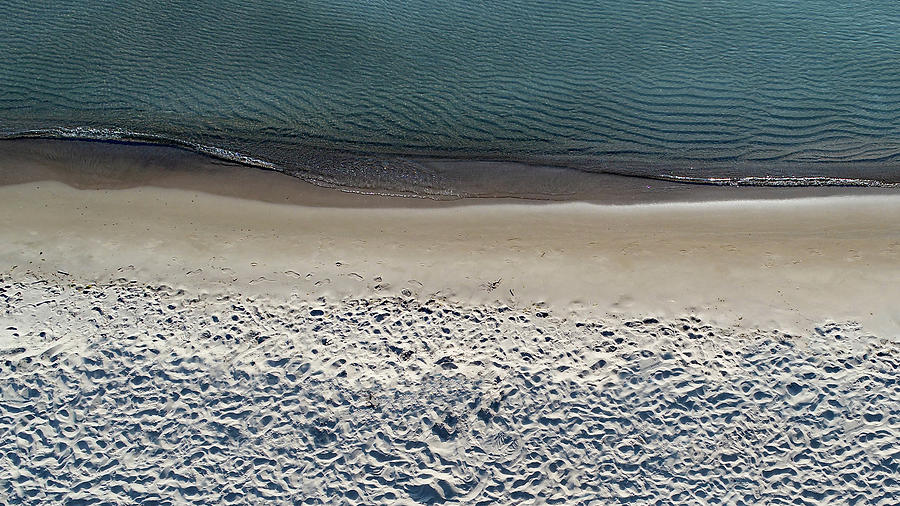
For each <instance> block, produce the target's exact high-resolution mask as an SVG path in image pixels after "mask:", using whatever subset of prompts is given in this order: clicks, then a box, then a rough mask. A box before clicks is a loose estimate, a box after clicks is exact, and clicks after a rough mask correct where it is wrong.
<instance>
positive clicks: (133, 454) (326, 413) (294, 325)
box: [0, 271, 900, 504]
mask: <svg viewBox="0 0 900 506" xmlns="http://www.w3.org/2000/svg"><path fill="white" fill-rule="evenodd" d="M0 320H2V321H3V325H4V329H3V331H2V332H3V339H2V343H3V346H2V350H0V353H2V356H0V378H2V381H0V394H2V402H0V469H2V471H0V499H2V502H4V503H12V502H29V503H37V502H41V503H48V502H50V503H63V502H66V501H75V502H79V501H90V500H99V501H102V502H110V503H119V504H127V503H149V502H156V503H158V504H212V503H219V504H230V503H256V502H263V501H267V502H270V501H274V502H278V503H300V502H303V503H322V502H325V503H347V504H356V503H365V504H395V503H406V504H412V503H447V504H489V503H496V502H500V503H547V504H589V503H601V504H602V503H607V504H608V503H618V502H636V503H651V502H658V501H663V502H681V503H685V502H690V503H712V504H715V503H745V504H748V503H762V502H765V503H773V502H795V501H798V500H800V501H802V502H804V503H809V504H812V503H844V502H848V501H849V502H863V503H867V504H887V503H889V502H890V498H891V497H894V496H896V495H897V494H898V493H900V490H898V481H897V480H896V473H897V461H898V457H900V454H898V450H897V446H896V444H895V443H896V441H897V437H898V435H900V425H898V420H900V386H898V383H897V381H896V378H895V375H896V371H897V368H898V365H900V364H898V359H900V355H898V353H900V341H898V340H897V338H896V336H894V337H892V338H879V337H875V336H872V335H870V334H867V333H865V332H864V331H862V330H860V329H859V328H858V327H856V326H854V325H853V324H844V323H835V322H830V323H829V322H823V324H822V325H821V326H819V327H818V328H816V329H815V331H813V332H811V333H808V334H802V335H788V334H785V333H783V332H779V331H776V330H746V329H741V328H722V327H716V326H713V325H709V324H707V323H706V322H704V321H701V320H700V319H699V318H696V317H690V316H686V317H683V318H678V319H655V318H645V319H641V320H627V319H625V320H623V319H618V318H615V317H605V318H595V319H590V320H577V321H576V320H570V319H567V318H566V317H562V316H559V315H557V314H555V313H553V312H552V311H548V310H547V309H545V308H542V307H539V306H530V307H512V306H508V305H503V304H492V305H460V304H455V303H449V302H446V301H440V300H428V301H426V300H418V299H416V298H412V297H372V298H365V299H345V300H328V299H319V300H307V299H305V298H303V297H298V296H296V295H295V296H281V297H275V296H259V295H253V296H247V295H244V294H241V293H238V292H233V291H232V292H211V291H207V290H191V289H182V288H175V287H170V286H164V285H148V284H144V283H138V282H136V281H134V280H129V279H126V278H123V279H120V280H117V281H113V282H110V283H107V284H104V285H102V286H101V285H93V286H85V285H79V284H77V283H73V282H71V281H68V280H67V279H66V276H62V275H60V276H58V277H41V276H38V275H35V274H34V273H28V272H24V271H21V272H19V273H15V274H12V275H10V274H7V275H4V276H3V277H2V278H0ZM16 343H26V344H27V345H26V346H22V345H21V344H16Z"/></svg>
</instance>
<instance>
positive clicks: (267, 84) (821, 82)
mask: <svg viewBox="0 0 900 506" xmlns="http://www.w3.org/2000/svg"><path fill="white" fill-rule="evenodd" d="M0 16H2V18H3V20H4V21H3V23H2V24H0V54H2V55H3V57H2V58H0V135H2V136H5V137H16V136H22V135H31V136H63V137H86V138H140V139H145V140H154V141H159V142H174V143H179V144H182V145H186V146H189V147H193V148H195V149H200V150H202V151H206V152H211V153H212V154H216V155H218V156H223V157H228V158H240V159H241V160H242V161H244V162H249V163H253V164H257V165H261V166H266V167H271V168H276V169H278V170H283V171H285V172H289V173H293V174H297V175H300V176H302V177H308V178H311V179H315V180H320V181H323V182H329V183H333V184H339V185H346V186H357V187H367V188H376V189H391V188H403V187H406V188H413V189H415V188H423V189H424V190H423V191H426V192H440V191H442V189H441V188H440V185H441V184H442V183H439V182H435V180H434V178H432V177H431V176H430V174H429V171H428V169H427V166H426V165H424V164H423V163H421V159H420V158H418V157H421V156H427V157H444V158H465V159H487V160H510V161H520V162H529V163H543V164H555V165H561V166H568V167H575V168H579V169H585V170H591V171H606V172H616V173H625V174H636V175H644V176H653V177H665V178H676V179H677V178H684V179H686V180H691V181H720V180H723V179H722V178H724V180H726V181H730V182H735V181H744V182H748V183H750V184H756V183H760V182H761V183H763V184H822V183H823V182H824V183H825V184H827V183H828V182H835V181H837V182H838V183H840V184H845V183H846V184H856V183H859V184H880V183H885V182H887V183H891V182H897V181H900V7H898V6H897V4H896V2H894V1H887V0H876V1H870V2H849V1H832V0H829V1H825V0H798V1H776V0H760V1H755V2H745V1H738V0H719V1H699V0H689V1H678V2H676V1H606V2H596V1H591V2H587V1H566V2H540V1H536V0H506V1H500V2H484V1H461V0H448V1H441V2H437V1H427V0H408V1H402V0H382V1H365V2H364V1H343V0H337V1H330V2H321V3H320V2H306V1H286V0H272V1H261V0H252V1H240V2H238V1H234V0H226V1H215V2H213V1H205V0H198V1H191V2H187V1H174V0H166V1H157V2H135V1H125V2H112V1H98V0H92V1H87V0H62V1H56V2H31V1H22V0H9V1H6V2H3V3H2V4H0ZM754 181H755V183H754ZM841 182H843V183H841Z"/></svg>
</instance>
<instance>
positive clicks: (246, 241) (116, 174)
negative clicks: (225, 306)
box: [0, 155, 900, 333]
mask: <svg viewBox="0 0 900 506" xmlns="http://www.w3.org/2000/svg"><path fill="white" fill-rule="evenodd" d="M165 160H166V158H165V157H163V158H161V159H159V160H157V161H154V162H152V163H151V164H147V165H144V166H128V165H127V164H126V165H116V164H115V163H109V160H108V159H104V158H102V157H100V156H99V155H98V158H94V159H90V160H88V161H84V160H82V161H79V160H71V159H65V158H63V159H53V160H50V161H48V162H46V163H44V164H43V165H41V164H33V165H31V166H24V165H19V166H16V167H13V166H12V165H13V164H10V163H9V162H7V164H6V166H5V167H0V168H2V169H3V170H0V181H2V182H3V183H5V186H0V213H2V214H3V215H4V216H6V217H7V223H8V224H7V225H6V226H5V227H4V228H3V230H2V231H0V245H2V246H0V248H2V249H0V270H3V271H5V272H6V271H9V270H10V269H11V268H12V267H13V266H18V267H17V268H18V269H23V270H24V269H31V270H34V271H35V272H40V273H43V275H49V276H57V275H58V274H56V273H57V272H58V271H62V272H66V273H68V276H69V277H71V280H73V281H74V280H76V279H77V280H79V281H78V282H80V283H83V284H88V283H97V282H102V281H103V280H113V279H118V278H119V277H126V278H128V277H131V278H134V279H136V280H139V281H140V282H148V283H152V282H166V283H173V282H174V283H176V284H183V285H185V286H194V287H199V288H207V289H221V288H223V287H231V288H233V289H235V290H239V291H245V292H247V293H260V294H290V293H297V294H300V295H302V296H303V297H307V298H309V299H315V298H317V297H322V296H324V297H328V298H338V299H340V298H347V297H366V296H369V295H379V296H380V295H392V296H400V295H402V294H404V293H409V294H411V295H412V296H415V297H417V298H446V299H447V300H449V301H455V302H460V303H476V304H478V303H490V302H494V301H500V302H501V303H503V304H511V305H518V306H529V305H533V304H538V303H544V304H547V305H548V307H552V308H555V309H559V310H563V311H564V312H568V311H573V312H576V313H578V312H583V313H588V314H606V313H610V314H619V315H627V314H634V315H645V316H647V317H655V316H671V317H675V316H684V315H691V314H693V315H698V316H700V317H703V318H704V319H711V321H714V322H715V323H717V324H721V325H742V326H747V325H749V326H755V327H759V328H782V329H788V330H809V329H812V328H815V327H816V326H818V325H821V324H823V323H825V322H827V321H858V322H860V323H862V324H864V326H865V327H866V328H869V329H871V331H873V332H876V333H880V332H895V331H896V330H897V329H898V328H900V309H897V308H896V307H895V305H893V304H892V303H891V301H892V300H900V269H897V265H900V220H898V219H891V217H892V216H893V217H900V192H897V191H893V192H869V193H868V194H867V195H866V196H860V195H854V194H853V193H854V192H850V194H848V195H844V196H833V195H832V196H820V195H821V193H820V192H819V191H815V189H805V190H813V191H806V192H803V191H798V190H797V189H794V190H791V191H787V192H786V193H789V194H791V195H794V196H797V195H806V197H805V198H792V199H770V198H771V195H772V193H769V192H767V191H761V192H751V191H748V190H753V189H749V188H735V189H732V190H738V191H737V192H727V193H724V194H727V195H728V197H734V196H735V195H739V194H743V195H754V194H759V195H763V194H764V195H767V198H755V199H751V200H727V199H726V200H718V201H713V202H709V201H703V199H704V198H710V196H713V197H712V198H715V196H716V195H723V193H717V192H716V191H713V192H709V193H706V192H703V191H702V189H701V190H700V192H699V194H702V195H703V197H702V198H701V199H700V201H695V202H688V203H685V202H682V203H671V202H657V203H653V204H635V205H608V204H604V205H597V204H591V203H584V202H548V201H539V202H537V203H535V202H530V201H519V200H511V199H470V200H466V201H463V202H459V201H450V202H444V201H430V200H423V199H409V198H390V197H380V196H370V195H359V194H351V193H346V192H341V191H338V190H332V189H326V188H321V187H316V186H313V185H311V184H309V183H305V182H303V181H300V180H297V179H295V178H291V177H289V176H285V175H282V174H278V173H273V172H265V173H260V172H258V171H254V170H247V169H245V168H242V167H233V166H222V165H217V164H207V165H201V166H190V170H187V168H186V167H184V166H177V165H176V166H174V167H170V168H169V169H165V166H164V163H165ZM112 162H116V160H115V159H113V160H112ZM191 163H194V162H193V161H192V162H191ZM79 164H81V166H79ZM154 164H155V165H154ZM85 166H87V167H93V169H92V170H84V167H85ZM160 167H162V168H160ZM198 167H199V168H198ZM60 181H64V182H60ZM201 189H202V190H201ZM712 190H729V189H727V188H724V189H723V188H712ZM759 190H769V189H759ZM785 190H787V189H785ZM744 192H746V193H744ZM776 194H777V192H776ZM826 195H827V194H826Z"/></svg>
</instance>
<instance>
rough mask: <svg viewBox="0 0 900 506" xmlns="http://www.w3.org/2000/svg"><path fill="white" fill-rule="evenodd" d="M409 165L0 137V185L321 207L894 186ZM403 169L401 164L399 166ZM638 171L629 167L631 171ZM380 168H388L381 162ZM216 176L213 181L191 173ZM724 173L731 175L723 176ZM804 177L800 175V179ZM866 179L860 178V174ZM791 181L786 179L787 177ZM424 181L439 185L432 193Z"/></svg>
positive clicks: (681, 197)
mask: <svg viewBox="0 0 900 506" xmlns="http://www.w3.org/2000/svg"><path fill="white" fill-rule="evenodd" d="M410 160H411V161H412V163H413V165H415V166H416V167H417V168H416V169H414V170H413V169H409V170H413V172H414V173H408V174H406V173H405V172H403V170H401V172H400V173H398V175H397V177H411V178H412V179H413V180H416V181H419V182H421V183H422V184H424V185H425V186H423V187H422V188H421V189H420V190H421V193H416V191H415V190H413V191H407V190H409V189H407V190H404V191H401V192H399V193H396V192H394V191H393V190H389V189H385V188H390V187H391V185H393V184H395V182H394V183H392V182H391V181H390V179H391V177H393V176H384V175H381V176H373V177H375V179H378V178H379V177H386V178H387V179H385V185H386V186H385V187H384V188H382V189H379V187H378V186H377V184H376V186H375V187H372V188H368V187H365V186H362V187H345V186H341V185H338V184H332V183H330V182H328V181H327V180H326V179H320V178H319V176H318V175H317V174H316V172H315V171H311V172H309V173H308V174H301V173H297V174H288V173H286V172H282V171H281V170H279V169H277V168H275V167H274V166H272V167H269V168H265V167H260V166H256V165H242V164H240V163H238V162H234V161H228V160H223V159H221V158H217V157H215V155H210V154H204V153H199V152H196V151H193V150H190V149H188V148H186V147H184V146H177V145H166V144H147V143H144V142H134V141H116V140H103V139H94V140H81V139H7V140H0V185H8V184H15V183H24V182H30V181H40V180H44V179H50V180H57V181H62V182H66V183H68V184H70V185H72V186H75V187H79V188H95V189H103V188H109V189H112V188H126V187H133V186H141V185H152V186H161V187H168V188H181V189H191V190H197V191H202V192H208V193H216V194H219V195H225V196H231V197H240V198H251V199H257V200H263V201H268V202H285V203H290V202H292V203H297V204H300V205H314V206H321V207H441V206H446V205H455V206H467V205H473V204H474V205H479V204H485V203H493V202H495V201H496V202H500V203H502V202H508V201H514V202H516V201H524V202H529V203H531V204H542V203H557V202H587V203H592V204H599V205H641V204H652V203H674V202H715V201H721V200H729V201H730V200H763V199H764V200H783V199H796V198H809V197H824V196H837V195H842V196H845V195H900V186H898V184H887V183H885V184H886V186H865V185H863V186H859V185H846V184H843V183H840V181H843V180H842V179H836V180H835V181H837V182H838V183H839V184H835V185H831V184H824V185H823V184H818V183H819V182H821V180H823V179H828V178H821V177H812V178H807V179H810V181H811V184H810V185H796V184H794V183H795V182H791V178H785V177H784V176H783V175H780V176H773V177H775V178H776V179H779V180H782V179H783V180H785V185H783V186H779V185H774V186H773V185H769V184H762V183H760V181H761V178H757V177H749V178H745V179H747V180H748V181H750V180H752V181H755V182H751V184H748V185H736V184H726V183H725V181H726V180H727V179H728V178H724V179H723V178H712V179H710V180H708V181H707V180H703V178H699V179H698V178H694V177H683V176H674V175H666V174H653V173H651V172H648V173H646V174H641V173H639V172H640V171H638V172H635V173H634V174H630V175H629V174H627V171H625V172H621V173H619V172H617V171H611V172H610V171H601V172H593V171H589V170H583V169H578V168H566V167H560V166H544V165H535V164H528V163H519V162H504V161H490V160H461V159H438V158H415V159H410ZM404 170H406V169H404ZM634 170H636V169H634ZM378 172H390V170H389V169H386V168H382V169H379V170H378ZM198 175H199V176H212V175H218V176H219V177H220V178H221V180H218V181H217V180H216V179H213V178H211V177H206V178H197V177H195V176H198ZM729 177H731V176H729ZM801 179H802V178H801ZM859 181H861V182H864V181H863V180H859ZM788 183H790V184H788ZM428 184H432V185H433V184H439V185H442V187H441V189H440V191H437V192H435V188H430V187H428Z"/></svg>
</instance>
